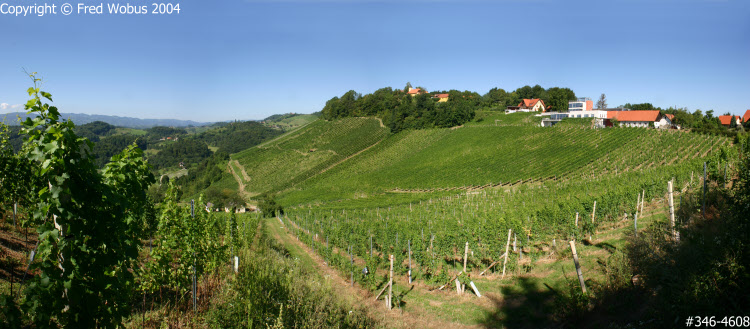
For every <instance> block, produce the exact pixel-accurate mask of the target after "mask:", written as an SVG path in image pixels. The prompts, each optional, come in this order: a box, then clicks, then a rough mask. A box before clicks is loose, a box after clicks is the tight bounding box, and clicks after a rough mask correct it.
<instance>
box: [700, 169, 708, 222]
mask: <svg viewBox="0 0 750 329" xmlns="http://www.w3.org/2000/svg"><path fill="white" fill-rule="evenodd" d="M706 189H708V183H707V182H706V163H705V162H704V163H703V208H701V209H702V210H701V215H702V216H703V218H706Z"/></svg>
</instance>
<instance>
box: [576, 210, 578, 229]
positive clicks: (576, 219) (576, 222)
mask: <svg viewBox="0 0 750 329" xmlns="http://www.w3.org/2000/svg"><path fill="white" fill-rule="evenodd" d="M577 227H578V212H577V211H576V228H577Z"/></svg>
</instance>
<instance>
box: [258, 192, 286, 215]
mask: <svg viewBox="0 0 750 329" xmlns="http://www.w3.org/2000/svg"><path fill="white" fill-rule="evenodd" d="M259 199H260V202H259V203H258V208H260V211H261V213H262V214H263V217H276V216H280V215H283V214H284V208H283V207H282V206H281V205H280V204H278V203H276V199H275V198H274V196H273V194H262V195H261V196H260V198H259Z"/></svg>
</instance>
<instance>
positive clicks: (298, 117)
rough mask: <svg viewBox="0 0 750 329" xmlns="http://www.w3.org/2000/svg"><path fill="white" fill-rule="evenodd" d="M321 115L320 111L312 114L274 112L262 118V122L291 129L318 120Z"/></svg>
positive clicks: (270, 125)
mask: <svg viewBox="0 0 750 329" xmlns="http://www.w3.org/2000/svg"><path fill="white" fill-rule="evenodd" d="M319 117H320V112H315V113H312V114H300V113H286V114H274V115H272V116H270V117H267V118H265V119H263V120H262V122H263V123H264V124H265V125H267V126H269V127H275V128H279V129H283V130H291V129H294V128H297V127H300V126H304V125H306V124H308V123H310V122H313V121H315V120H317V119H318V118H319Z"/></svg>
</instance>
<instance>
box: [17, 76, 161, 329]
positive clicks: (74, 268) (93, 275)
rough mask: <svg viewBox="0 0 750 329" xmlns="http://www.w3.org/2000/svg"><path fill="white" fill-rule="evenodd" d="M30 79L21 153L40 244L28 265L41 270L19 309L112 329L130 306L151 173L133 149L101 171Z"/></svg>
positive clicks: (39, 322)
mask: <svg viewBox="0 0 750 329" xmlns="http://www.w3.org/2000/svg"><path fill="white" fill-rule="evenodd" d="M31 78H32V79H33V81H34V87H31V88H29V90H28V92H29V95H30V96H31V99H30V100H29V101H28V102H27V103H26V109H27V110H28V112H29V114H37V115H38V116H37V117H35V118H33V119H32V118H27V119H26V120H25V121H24V122H23V123H22V126H23V129H22V133H23V134H25V135H26V136H27V139H26V141H25V142H24V147H23V151H22V153H21V156H22V157H24V158H26V159H27V160H28V161H29V162H30V163H31V170H30V171H29V173H28V174H29V177H30V182H31V185H30V189H31V193H30V202H29V203H30V205H31V206H30V207H29V208H30V209H31V212H32V215H33V222H34V224H35V225H36V226H37V232H38V233H39V237H38V241H39V242H38V245H37V253H36V259H35V261H34V262H33V263H32V264H31V266H30V269H31V271H32V272H36V273H38V274H37V275H34V276H33V277H32V278H31V279H30V280H29V284H28V286H27V288H26V290H25V291H24V295H25V299H24V300H23V301H22V303H21V305H20V308H21V310H22V311H23V314H24V315H25V316H28V318H29V319H30V320H31V321H32V322H34V324H35V325H36V326H37V327H58V326H62V327H70V328H89V327H95V326H96V327H105V328H114V327H117V326H118V325H119V323H120V321H121V319H122V317H123V316H125V315H127V314H128V313H129V311H130V308H129V305H130V293H131V292H132V289H133V287H134V285H133V283H134V275H133V273H132V271H130V270H129V269H130V268H134V267H135V259H136V258H137V256H138V250H139V247H140V245H139V237H140V235H141V234H142V230H143V229H144V226H143V221H144V217H145V216H146V214H147V210H146V208H147V207H146V206H147V204H148V202H149V201H148V199H147V198H146V195H145V193H144V190H145V187H146V186H148V185H149V184H151V183H152V182H153V181H154V178H153V176H152V175H151V173H150V172H149V170H148V165H147V164H146V163H145V162H144V160H143V158H142V154H141V152H140V150H138V149H137V148H135V147H131V148H128V149H126V150H125V151H123V152H122V153H121V154H120V155H119V156H116V157H115V158H114V159H113V162H111V163H110V164H109V165H108V166H107V167H106V168H105V169H104V170H103V171H102V172H101V173H99V172H98V171H97V169H96V166H95V165H94V161H93V158H92V157H91V156H90V155H88V152H85V148H84V145H85V146H87V147H88V148H90V147H91V142H90V141H88V140H86V139H85V138H81V137H79V136H77V135H76V133H75V130H74V125H73V123H72V122H70V121H67V122H61V121H59V115H60V114H59V112H58V110H57V108H56V107H54V106H50V105H49V104H47V103H44V102H43V98H44V99H47V100H49V101H51V98H52V96H51V95H50V94H49V93H47V92H43V91H41V90H40V89H39V87H38V83H39V81H40V80H39V79H37V78H36V77H35V76H34V75H33V74H32V75H31ZM82 149H83V150H84V152H81V151H80V150H82ZM113 232H117V234H112V233H113ZM6 302H7V300H6Z"/></svg>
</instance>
